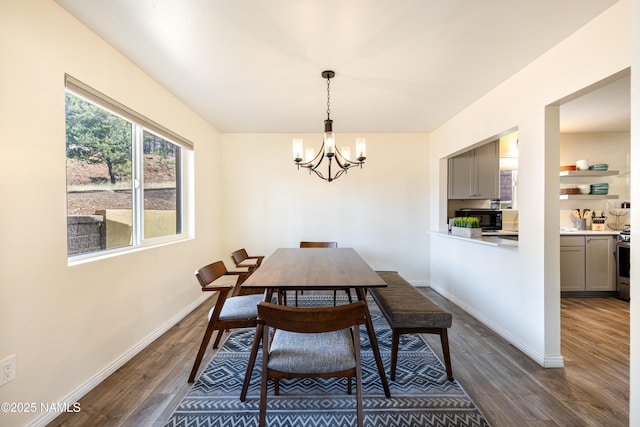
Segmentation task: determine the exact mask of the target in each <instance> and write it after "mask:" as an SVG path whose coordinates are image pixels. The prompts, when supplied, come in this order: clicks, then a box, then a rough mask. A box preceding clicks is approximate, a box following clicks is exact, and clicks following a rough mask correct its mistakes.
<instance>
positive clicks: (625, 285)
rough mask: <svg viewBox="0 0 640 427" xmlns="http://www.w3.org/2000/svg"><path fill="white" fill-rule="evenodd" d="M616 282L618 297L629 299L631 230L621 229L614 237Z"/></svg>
mask: <svg viewBox="0 0 640 427" xmlns="http://www.w3.org/2000/svg"><path fill="white" fill-rule="evenodd" d="M616 241H617V244H616V283H617V287H618V298H620V299H623V300H626V301H629V299H630V296H629V295H630V294H629V288H630V287H631V280H630V277H629V270H631V258H630V255H631V231H630V230H628V229H627V230H623V231H622V232H620V234H618V236H617V237H616Z"/></svg>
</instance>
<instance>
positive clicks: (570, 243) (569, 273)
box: [560, 236, 585, 292]
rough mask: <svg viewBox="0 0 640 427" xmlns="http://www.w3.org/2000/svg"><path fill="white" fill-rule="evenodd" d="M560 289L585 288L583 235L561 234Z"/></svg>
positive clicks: (576, 290)
mask: <svg viewBox="0 0 640 427" xmlns="http://www.w3.org/2000/svg"><path fill="white" fill-rule="evenodd" d="M560 290H561V291H563V292H578V291H584V290H585V257H584V237H583V236H560Z"/></svg>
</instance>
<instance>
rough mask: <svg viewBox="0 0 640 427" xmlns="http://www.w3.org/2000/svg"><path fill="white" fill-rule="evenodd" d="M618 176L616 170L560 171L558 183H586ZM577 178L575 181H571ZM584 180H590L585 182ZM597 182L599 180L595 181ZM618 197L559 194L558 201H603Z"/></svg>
mask: <svg viewBox="0 0 640 427" xmlns="http://www.w3.org/2000/svg"><path fill="white" fill-rule="evenodd" d="M615 175H619V172H618V171H617V170H606V171H597V170H584V171H579V170H574V171H561V172H560V182H563V183H567V182H588V181H591V179H594V178H601V177H605V176H615ZM573 178H577V179H575V180H574V179H573ZM585 178H591V179H587V180H585ZM596 181H599V180H596ZM617 198H618V196H617V195H615V194H560V200H605V199H617Z"/></svg>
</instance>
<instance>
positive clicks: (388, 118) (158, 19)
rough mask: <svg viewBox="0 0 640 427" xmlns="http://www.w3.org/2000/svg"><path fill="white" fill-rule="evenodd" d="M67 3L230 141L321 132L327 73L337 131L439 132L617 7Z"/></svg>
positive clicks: (334, 0)
mask: <svg viewBox="0 0 640 427" xmlns="http://www.w3.org/2000/svg"><path fill="white" fill-rule="evenodd" d="M56 1H57V3H59V4H60V5H61V6H62V7H64V8H65V9H66V10H68V11H69V12H70V13H71V14H72V15H74V16H76V17H77V18H78V19H79V20H80V21H81V22H83V23H84V24H85V25H87V26H88V27H89V28H90V29H92V30H93V31H95V32H96V33H97V34H98V35H99V36H101V37H102V38H103V39H104V40H106V41H107V42H108V43H109V44H111V45H112V46H114V47H115V48H116V49H117V50H119V51H120V52H122V53H123V54H124V55H125V56H126V57H128V58H129V59H130V60H131V61H133V62H134V63H135V64H137V65H138V66H139V67H140V68H141V69H142V70H144V71H145V72H146V73H147V74H149V75H150V76H151V77H153V78H154V79H155V80H156V81H158V82H159V83H160V84H162V85H163V86H164V87H166V88H167V89H168V90H169V91H171V92H172V93H173V94H174V95H175V96H177V97H178V98H179V99H181V100H182V101H183V102H184V103H185V104H187V105H188V106H189V107H190V108H191V109H193V110H194V111H196V112H198V113H199V114H200V115H201V116H202V117H204V118H205V119H206V120H207V121H208V122H210V123H211V124H212V125H213V126H214V127H215V128H217V129H218V130H219V131H221V132H224V133H254V132H255V133H311V132H321V131H322V129H323V122H322V121H323V120H324V119H325V118H326V110H327V87H326V81H325V80H323V79H322V77H321V72H322V71H323V70H325V69H331V70H334V71H335V73H336V76H335V78H334V79H333V80H331V118H332V119H333V120H334V130H335V131H336V132H429V131H431V130H433V129H434V128H436V127H438V126H439V125H441V124H442V123H443V122H445V121H446V120H448V119H450V118H451V117H453V116H454V115H455V114H457V113H458V112H460V111H461V110H462V109H464V108H465V107H466V106H467V105H469V104H470V103H472V102H473V101H475V100H477V99H478V98H479V97H481V96H482V95H484V94H485V93H487V92H488V91H490V90H491V89H492V88H494V87H496V86H497V85H498V84H500V83H501V82H502V81H504V80H505V79H507V78H508V77H510V76H511V75H513V74H514V73H516V72H517V71H519V70H520V69H522V68H523V67H524V66H526V65H527V64H529V63H530V62H531V61H532V60H534V59H535V58H537V57H538V56H540V55H541V54H543V53H544V52H546V51H547V50H549V49H550V48H551V47H553V46H554V45H556V44H557V43H558V42H559V41H561V40H563V39H564V38H566V37H567V36H568V35H570V34H571V33H573V32H575V31H576V30H577V29H578V28H580V27H581V26H583V25H585V24H586V23H587V22H589V21H590V20H591V19H593V18H594V17H595V16H597V15H598V14H600V13H601V12H603V11H604V10H606V9H607V8H608V7H610V6H611V5H613V4H614V3H615V2H616V1H617V0H535V1H524V0H522V1H514V0H484V1H466V0H439V1H438V0H429V1H425V0H377V1H371V0H243V1H231V0H137V1H131V0H56ZM627 97H628V94H627ZM600 100H602V98H600ZM600 105H601V106H602V104H600ZM576 106H577V107H576V108H578V107H580V108H581V109H582V110H584V109H586V108H587V107H584V106H580V105H578V104H576ZM566 111H569V110H566ZM567 114H569V113H567ZM572 126H573V129H574V131H575V129H576V126H577V125H576V124H573V125H572Z"/></svg>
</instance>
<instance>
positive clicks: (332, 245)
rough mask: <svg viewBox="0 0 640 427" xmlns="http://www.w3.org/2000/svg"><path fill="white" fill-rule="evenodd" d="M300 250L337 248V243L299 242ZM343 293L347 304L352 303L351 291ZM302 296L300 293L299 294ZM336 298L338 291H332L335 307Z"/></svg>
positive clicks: (347, 289)
mask: <svg viewBox="0 0 640 427" xmlns="http://www.w3.org/2000/svg"><path fill="white" fill-rule="evenodd" d="M300 247H301V248H337V247H338V242H300ZM344 291H345V292H346V293H347V296H348V297H349V302H350V303H351V302H353V300H352V299H351V291H350V290H349V288H345V289H344ZM301 294H302V292H301ZM337 296H338V291H333V305H336V299H337ZM297 305H298V291H296V306H297Z"/></svg>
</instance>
